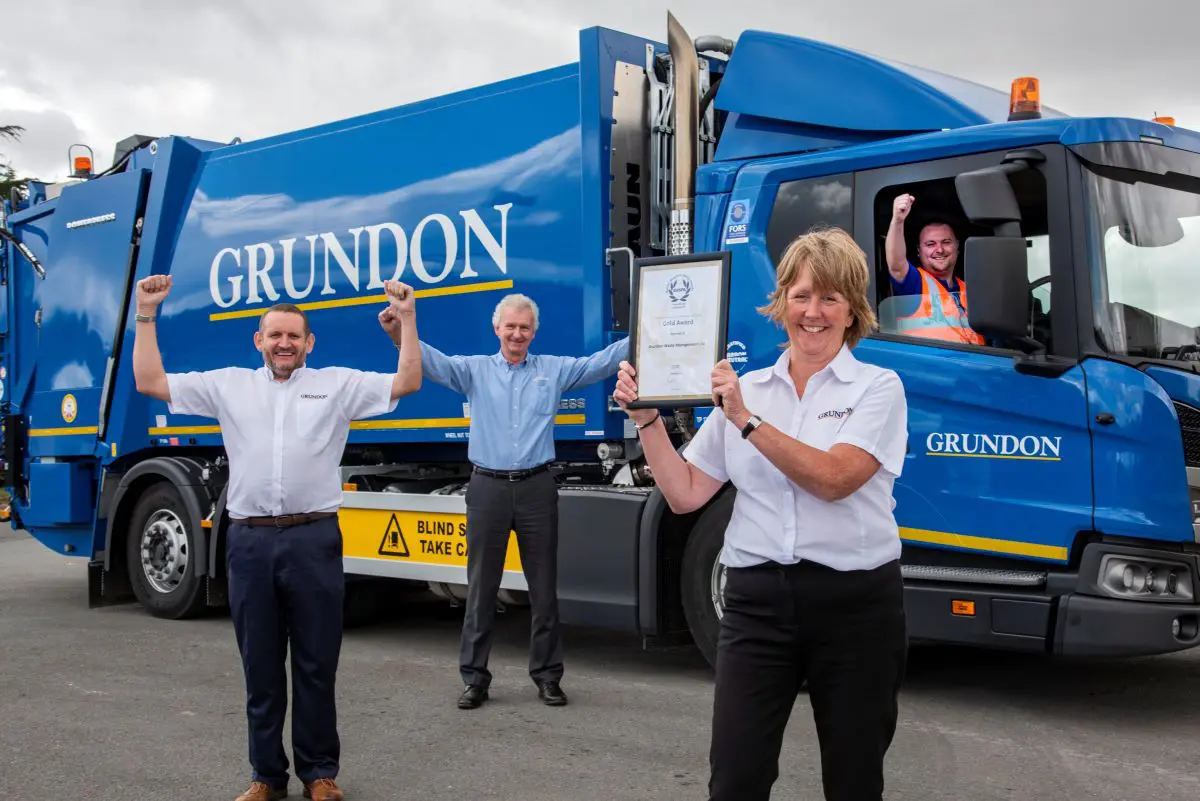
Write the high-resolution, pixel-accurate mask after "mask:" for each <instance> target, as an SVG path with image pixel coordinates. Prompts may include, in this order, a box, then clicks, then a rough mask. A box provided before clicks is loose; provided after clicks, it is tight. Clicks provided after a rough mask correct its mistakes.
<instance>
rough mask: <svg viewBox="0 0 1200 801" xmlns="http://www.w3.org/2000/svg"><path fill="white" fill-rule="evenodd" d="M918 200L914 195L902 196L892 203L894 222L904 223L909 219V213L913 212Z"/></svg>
mask: <svg viewBox="0 0 1200 801" xmlns="http://www.w3.org/2000/svg"><path fill="white" fill-rule="evenodd" d="M916 201H917V199H916V198H915V197H913V196H912V195H900V196H899V197H897V198H896V200H895V201H894V202H893V203H892V222H901V223H902V222H904V221H905V220H906V219H908V213H909V212H910V211H912V207H913V203H915V202H916Z"/></svg>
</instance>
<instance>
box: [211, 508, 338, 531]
mask: <svg viewBox="0 0 1200 801" xmlns="http://www.w3.org/2000/svg"><path fill="white" fill-rule="evenodd" d="M330 517H337V512H306V513H304V514H298V515H280V516H278V517H231V518H230V520H232V521H233V522H234V523H240V524H242V525H243V526H275V527H277V528H291V527H292V526H300V525H303V524H305V523H311V522H313V521H314V520H325V519H326V518H330Z"/></svg>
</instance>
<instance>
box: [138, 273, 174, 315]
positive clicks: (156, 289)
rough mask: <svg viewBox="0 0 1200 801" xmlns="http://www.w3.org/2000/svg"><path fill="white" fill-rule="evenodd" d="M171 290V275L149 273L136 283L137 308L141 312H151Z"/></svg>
mask: <svg viewBox="0 0 1200 801" xmlns="http://www.w3.org/2000/svg"><path fill="white" fill-rule="evenodd" d="M170 291H171V276H169V275H151V276H149V277H148V278H143V279H142V280H141V281H138V283H137V297H136V299H137V308H138V311H142V312H147V313H148V312H153V311H154V310H155V309H157V308H158V305H159V304H160V303H162V302H163V301H164V300H166V298H167V294H168V293H169V292H170Z"/></svg>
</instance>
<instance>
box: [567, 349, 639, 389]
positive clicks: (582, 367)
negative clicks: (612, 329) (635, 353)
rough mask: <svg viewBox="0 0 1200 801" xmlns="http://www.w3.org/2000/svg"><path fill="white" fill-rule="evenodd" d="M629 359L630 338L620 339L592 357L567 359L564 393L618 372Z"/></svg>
mask: <svg viewBox="0 0 1200 801" xmlns="http://www.w3.org/2000/svg"><path fill="white" fill-rule="evenodd" d="M628 358H629V337H625V338H624V339H618V340H617V341H616V342H614V343H612V344H611V345H609V346H608V347H607V348H605V349H604V350H602V351H598V352H596V353H593V354H592V355H591V356H581V357H578V358H574V359H572V358H569V357H568V358H567V359H565V360H564V363H563V371H562V373H561V378H560V381H561V383H562V388H563V391H564V392H566V391H567V390H571V389H575V388H576V387H586V386H587V385H588V384H594V383H596V382H597V381H599V380H600V379H602V378H607V377H608V376H610V375H613V374H614V373H616V372H617V369H618V368H620V366H621V362H622V361H625V360H627V359H628Z"/></svg>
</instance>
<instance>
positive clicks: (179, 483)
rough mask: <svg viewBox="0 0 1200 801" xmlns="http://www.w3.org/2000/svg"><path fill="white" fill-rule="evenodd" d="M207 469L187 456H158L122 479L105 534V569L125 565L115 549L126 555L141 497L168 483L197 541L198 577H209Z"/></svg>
mask: <svg viewBox="0 0 1200 801" xmlns="http://www.w3.org/2000/svg"><path fill="white" fill-rule="evenodd" d="M207 467H208V465H206V464H205V463H203V462H200V461H198V460H196V459H191V458H188V457H179V456H156V457H154V458H153V459H147V460H146V461H144V462H139V463H137V464H136V465H134V466H133V467H132V468H130V469H129V470H128V471H127V472H126V473H125V474H124V475H123V476H122V477H121V481H120V483H119V484H118V485H117V489H116V491H115V492H114V493H113V499H112V503H111V505H110V507H109V510H108V526H107V527H106V530H105V532H104V569H105V570H112V569H113V567H114V566H115V565H120V564H123V559H122V558H120V557H118V558H117V559H115V560H114V559H113V551H114V546H115V547H116V549H117V550H119V552H120V553H122V554H123V553H124V546H125V538H126V537H127V536H129V521H130V517H131V515H132V513H133V509H134V507H135V506H136V505H137V501H138V498H140V497H141V495H142V493H144V492H145V491H146V489H147V488H148V487H150V486H152V485H153V484H156V483H158V482H160V481H164V480H165V481H169V482H171V484H173V485H174V486H175V489H176V490H178V492H179V496H180V497H181V498H182V499H183V503H184V506H186V507H187V512H188V517H189V518H190V519H189V521H188V522H189V523H190V524H191V526H192V531H194V532H195V537H196V539H197V541H198V542H197V547H196V562H197V564H196V574H197V575H201V576H204V575H208V565H209V547H208V539H209V537H208V531H209V530H208V529H207V528H205V527H204V521H205V514H204V505H205V503H206V502H207V498H206V496H207V494H208V491H207V487H206V482H205V478H204V471H205V469H206V468H207Z"/></svg>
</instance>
